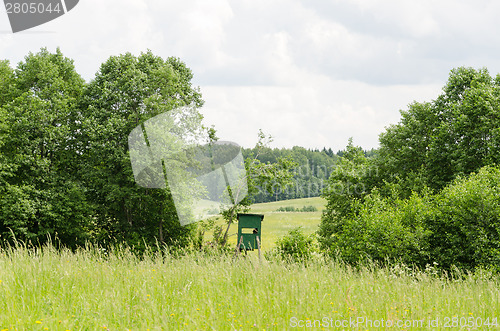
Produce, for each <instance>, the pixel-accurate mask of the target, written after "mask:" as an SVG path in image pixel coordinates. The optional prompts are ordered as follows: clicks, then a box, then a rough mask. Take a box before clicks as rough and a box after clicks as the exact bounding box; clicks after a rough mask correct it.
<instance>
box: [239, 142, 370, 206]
mask: <svg viewBox="0 0 500 331" xmlns="http://www.w3.org/2000/svg"><path fill="white" fill-rule="evenodd" d="M343 153H344V150H339V151H337V152H334V151H333V150H332V149H331V148H328V149H326V148H323V149H322V150H319V149H306V148H304V147H299V146H294V147H293V148H274V149H273V148H267V149H265V150H264V152H263V153H262V152H261V153H260V154H259V155H257V150H256V149H255V148H244V149H243V156H244V157H245V158H250V157H252V156H257V159H258V160H259V161H261V162H263V163H265V162H269V163H276V162H277V160H278V159H279V158H280V157H285V158H286V157H291V158H292V160H293V161H294V162H296V163H297V167H296V168H295V169H294V171H293V174H294V179H293V184H292V185H290V186H287V187H276V189H275V193H274V194H273V195H270V194H268V193H267V192H266V191H265V190H259V193H258V194H257V195H256V196H255V198H254V202H255V203H261V202H271V201H280V200H288V199H300V198H310V197H318V196H320V195H321V193H322V191H323V188H324V187H325V185H326V183H327V180H328V178H329V177H330V174H331V173H332V171H333V170H334V169H335V166H336V164H337V162H338V161H339V159H340V157H342V155H343ZM364 153H365V156H366V157H372V156H374V155H375V153H376V150H374V149H371V150H368V151H365V152H364Z"/></svg>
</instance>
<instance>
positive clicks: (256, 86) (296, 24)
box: [0, 0, 500, 151]
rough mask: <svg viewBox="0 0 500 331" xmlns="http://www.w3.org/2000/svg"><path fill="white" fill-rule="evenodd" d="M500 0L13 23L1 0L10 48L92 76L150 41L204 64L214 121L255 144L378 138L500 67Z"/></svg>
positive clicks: (118, 3)
mask: <svg viewBox="0 0 500 331" xmlns="http://www.w3.org/2000/svg"><path fill="white" fill-rule="evenodd" d="M499 13H500V1H487V0H476V1H461V0H445V1H442V0H432V1H430V0H411V1H401V0H398V1H396V0H348V1H347V0H345V1H340V0H339V1H336V0H331V1H328V0H304V1H299V0H197V1H196V0H183V1H172V0H106V1H103V0H80V3H79V4H78V5H77V6H76V7H75V8H74V9H73V10H72V11H70V12H69V13H68V14H66V15H65V16H62V17H60V18H58V19H56V20H54V21H52V22H49V23H47V24H44V25H42V26H39V27H35V28H33V29H31V30H28V31H25V32H20V33H16V34H12V32H11V31H10V25H9V21H8V18H7V14H6V11H5V9H4V8H3V7H0V59H8V60H10V61H11V65H12V66H15V65H17V63H18V62H19V61H21V60H23V58H24V56H26V55H27V54H28V53H29V52H37V51H39V50H40V48H42V47H47V48H48V49H49V51H52V52H53V51H55V49H56V47H60V48H61V50H62V52H63V54H64V55H65V56H67V57H69V58H72V59H74V61H75V66H76V69H77V71H78V72H79V73H80V74H81V75H82V76H83V77H84V78H85V79H86V80H87V81H89V80H91V79H92V78H93V77H94V75H95V73H96V72H97V70H98V69H99V66H100V64H101V63H103V62H104V61H106V60H107V59H108V58H109V57H110V56H112V55H119V54H123V53H125V52H131V53H133V54H135V55H139V54H140V53H141V52H143V51H146V50H147V49H150V50H151V51H152V52H153V53H154V54H155V55H159V56H161V57H163V58H167V57H169V56H177V57H180V58H181V60H182V61H184V62H185V63H186V64H187V66H188V67H190V68H191V69H192V71H193V73H194V82H193V83H194V84H195V85H196V86H199V87H200V88H201V92H202V94H203V99H204V100H205V106H204V107H203V108H202V109H201V112H202V113H203V114H204V116H205V123H206V124H207V125H215V127H216V129H217V131H218V136H219V137H220V138H221V139H224V140H231V141H234V142H236V143H238V144H240V145H242V146H245V147H251V146H253V145H254V144H255V142H256V137H257V132H258V130H259V129H262V130H263V131H264V132H265V133H267V134H271V135H272V136H274V138H275V139H274V143H273V147H292V146H295V145H297V146H303V147H307V148H320V149H321V148H323V147H327V148H329V147H331V148H332V149H333V150H335V151H336V150H339V149H343V148H344V147H345V145H346V144H347V140H348V138H349V137H353V138H354V143H355V144H356V145H360V146H362V147H363V148H365V149H370V148H374V147H377V146H378V135H379V134H380V133H381V132H382V131H383V130H384V127H386V126H387V125H389V124H391V123H397V122H398V120H399V117H400V115H399V110H400V109H406V108H407V106H408V104H409V103H411V102H413V101H414V100H415V101H431V100H432V99H435V98H436V97H437V96H438V95H439V93H440V92H441V88H442V86H443V85H444V84H445V82H446V80H447V77H448V74H449V71H450V70H451V69H452V68H455V67H458V66H473V67H476V68H480V67H487V68H488V70H489V71H490V73H491V74H492V75H496V74H497V73H499V72H500V56H499V55H500V33H499V31H500V28H499V24H498V14H499Z"/></svg>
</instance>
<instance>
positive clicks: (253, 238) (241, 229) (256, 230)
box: [236, 214, 264, 251]
mask: <svg viewBox="0 0 500 331" xmlns="http://www.w3.org/2000/svg"><path fill="white" fill-rule="evenodd" d="M263 219H264V215H260V214H238V239H237V241H236V243H237V245H238V247H239V250H245V251H253V250H254V249H259V250H260V245H261V244H262V231H261V230H262V220H263ZM257 237H258V239H257Z"/></svg>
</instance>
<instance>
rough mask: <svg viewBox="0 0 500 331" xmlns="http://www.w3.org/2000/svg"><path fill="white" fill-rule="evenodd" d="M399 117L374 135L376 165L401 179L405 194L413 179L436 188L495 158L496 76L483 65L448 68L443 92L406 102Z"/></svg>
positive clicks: (499, 97)
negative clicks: (376, 139) (377, 137)
mask: <svg viewBox="0 0 500 331" xmlns="http://www.w3.org/2000/svg"><path fill="white" fill-rule="evenodd" d="M401 117H402V118H401V121H400V122H399V123H398V124H396V125H391V126H390V127H389V128H387V130H386V131H385V132H384V133H382V134H381V135H380V158H379V161H380V162H379V165H380V167H381V168H382V169H383V171H385V173H386V174H387V176H386V177H389V176H392V178H393V179H394V178H396V177H398V178H399V179H402V180H403V181H405V182H406V185H407V186H408V189H407V195H409V194H410V193H411V190H412V189H413V190H414V189H416V186H418V185H414V183H413V184H412V183H411V182H412V181H414V179H415V178H418V180H419V181H420V182H423V183H425V185H427V186H429V187H431V188H433V189H435V190H440V189H441V188H443V187H444V186H445V185H446V184H447V183H449V182H450V181H451V180H453V179H454V178H456V177H457V176H459V175H467V174H469V173H471V172H473V171H476V170H478V169H479V168H481V167H483V166H485V165H489V164H494V163H497V162H498V161H500V159H499V156H498V155H499V153H498V152H499V147H500V136H499V134H500V131H499V129H498V128H499V127H500V76H497V78H495V79H493V78H492V77H491V76H490V75H489V73H488V71H487V70H486V69H480V70H476V69H473V68H465V67H460V68H457V69H453V70H452V71H451V72H450V77H449V79H448V82H447V84H446V85H445V86H444V88H443V94H441V95H440V96H439V97H438V98H437V99H436V100H434V101H432V102H425V103H417V102H414V103H412V104H411V105H410V106H409V108H408V110H406V111H402V112H401ZM387 179H388V178H387Z"/></svg>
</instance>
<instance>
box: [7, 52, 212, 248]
mask: <svg viewBox="0 0 500 331" xmlns="http://www.w3.org/2000/svg"><path fill="white" fill-rule="evenodd" d="M192 77H193V75H192V73H191V70H190V69H189V68H187V67H186V65H185V64H184V63H183V62H182V61H180V60H179V59H178V58H174V57H170V58H167V59H162V58H161V57H158V56H155V55H153V54H152V53H151V52H147V53H143V54H141V55H140V56H138V57H136V56H133V55H132V54H129V53H127V54H124V55H120V56H112V57H110V58H109V59H108V60H107V61H106V62H105V63H103V64H102V65H101V67H100V68H99V70H98V71H97V73H96V75H95V77H94V78H93V79H92V80H91V81H90V82H88V83H86V82H85V81H84V80H83V79H82V78H81V76H80V75H79V74H78V73H77V72H76V70H75V67H74V65H73V61H72V60H71V59H69V58H67V57H65V56H64V55H63V54H62V53H61V51H60V50H59V49H58V50H57V51H56V52H55V53H50V52H48V51H47V50H46V49H42V50H41V51H40V52H38V53H36V54H33V53H30V54H28V55H27V56H26V57H25V59H24V61H22V62H20V63H19V64H18V65H17V66H16V67H15V68H12V67H11V66H10V64H9V62H7V61H0V242H13V241H20V242H31V243H33V244H43V243H45V242H46V241H48V240H53V242H54V243H62V244H64V245H65V246H67V247H71V248H74V247H77V246H81V245H84V244H85V243H86V242H87V241H93V242H98V243H99V244H101V245H103V244H106V243H112V242H125V243H127V244H128V245H129V246H134V247H143V246H145V245H146V244H147V245H150V246H152V247H154V246H155V245H156V243H158V242H159V243H167V244H171V243H179V244H185V243H187V242H188V240H186V238H189V237H191V236H192V235H193V231H194V227H193V226H185V227H183V226H181V225H180V224H179V221H178V218H177V213H176V209H175V206H174V203H173V201H172V197H171V195H170V193H169V191H168V189H148V188H144V187H140V186H138V185H137V184H136V183H135V180H134V176H133V173H132V169H131V164H130V157H129V152H128V135H129V133H130V132H131V131H132V130H133V129H134V128H135V127H137V126H138V125H140V123H143V122H144V121H146V120H147V119H149V118H152V117H154V116H156V115H158V114H161V113H165V112H169V111H171V110H172V109H179V108H183V107H184V108H183V109H186V110H185V112H184V113H182V114H180V116H182V119H183V120H184V122H185V123H189V125H190V126H191V127H190V128H188V129H190V130H197V129H200V130H201V129H203V127H202V125H201V119H202V116H201V115H200V114H199V112H198V110H197V109H199V108H200V107H201V106H202V104H203V100H202V98H201V93H200V92H199V89H198V88H196V87H193V86H192V84H191V79H192Z"/></svg>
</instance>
